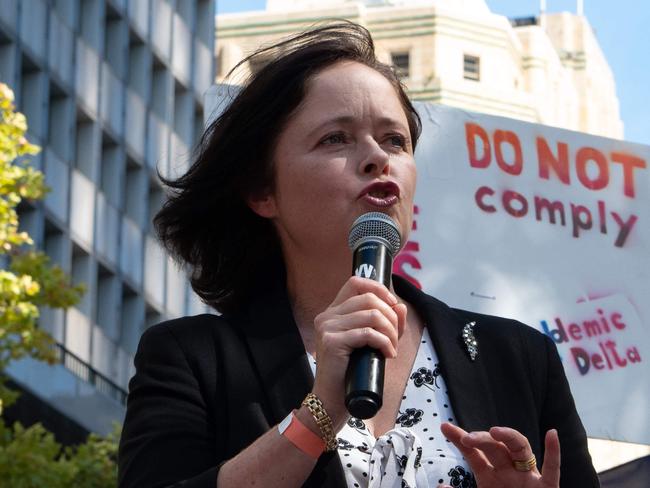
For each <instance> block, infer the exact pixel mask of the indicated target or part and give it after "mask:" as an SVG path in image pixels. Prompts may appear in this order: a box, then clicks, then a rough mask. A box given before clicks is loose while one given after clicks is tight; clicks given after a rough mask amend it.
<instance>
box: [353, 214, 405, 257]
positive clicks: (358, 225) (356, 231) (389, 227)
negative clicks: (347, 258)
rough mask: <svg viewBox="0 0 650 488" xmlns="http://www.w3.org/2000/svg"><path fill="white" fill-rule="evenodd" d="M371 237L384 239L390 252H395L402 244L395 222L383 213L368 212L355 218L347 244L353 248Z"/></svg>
mask: <svg viewBox="0 0 650 488" xmlns="http://www.w3.org/2000/svg"><path fill="white" fill-rule="evenodd" d="M372 237H374V238H377V237H378V238H380V239H382V240H384V241H386V243H387V244H388V248H389V250H390V251H391V254H396V253H397V251H399V250H400V247H401V245H402V238H401V236H400V235H399V229H398V228H397V224H396V223H395V221H394V220H393V219H391V218H390V217H389V216H388V215H386V214H385V213H381V212H368V213H365V214H363V215H361V216H360V217H359V218H357V220H355V221H354V223H353V224H352V227H351V228H350V235H349V237H348V245H349V246H350V249H352V250H354V249H356V247H357V246H358V245H359V244H360V243H361V242H362V241H364V240H366V239H368V238H372Z"/></svg>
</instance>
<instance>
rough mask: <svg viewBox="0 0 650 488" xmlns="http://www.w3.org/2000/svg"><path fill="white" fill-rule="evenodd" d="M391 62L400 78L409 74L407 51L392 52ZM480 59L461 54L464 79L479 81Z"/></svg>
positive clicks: (408, 55)
mask: <svg viewBox="0 0 650 488" xmlns="http://www.w3.org/2000/svg"><path fill="white" fill-rule="evenodd" d="M390 59H391V64H392V65H393V67H394V68H395V73H396V74H397V76H399V78H400V79H406V78H408V77H409V76H410V54H409V53H408V52H393V53H391V55H390ZM480 73H481V59H480V58H479V57H478V56H471V55H469V54H465V55H463V77H464V78H465V79H466V80H473V81H480V79H481V74H480Z"/></svg>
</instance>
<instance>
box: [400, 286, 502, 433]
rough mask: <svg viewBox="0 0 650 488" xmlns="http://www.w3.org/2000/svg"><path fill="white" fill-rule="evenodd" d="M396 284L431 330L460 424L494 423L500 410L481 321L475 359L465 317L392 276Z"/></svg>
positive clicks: (467, 426)
mask: <svg viewBox="0 0 650 488" xmlns="http://www.w3.org/2000/svg"><path fill="white" fill-rule="evenodd" d="M393 283H394V286H395V291H396V292H397V294H398V295H399V296H400V297H402V298H404V299H405V300H406V301H408V302H409V303H411V304H412V305H413V306H414V307H415V308H416V310H417V311H418V313H420V316H421V318H422V320H423V321H424V323H425V325H426V327H427V329H428V330H429V334H430V335H431V339H432V340H433V343H434V347H435V349H436V353H437V354H438V358H439V359H440V369H441V372H442V376H443V378H444V379H445V383H446V385H447V390H448V391H449V398H450V400H451V403H452V406H453V409H454V414H455V415H456V419H457V421H458V425H459V426H461V427H462V428H464V429H465V430H468V431H471V430H486V429H488V428H489V427H491V426H492V425H495V424H496V422H497V421H498V417H497V411H496V406H495V403H494V398H493V396H492V392H491V391H490V389H489V387H488V385H489V381H488V377H487V374H486V369H485V365H484V362H483V361H484V358H485V355H486V354H489V351H482V350H480V346H481V340H480V338H481V324H480V323H477V324H476V326H475V329H474V333H475V336H476V338H477V341H478V344H479V355H478V356H477V358H476V360H475V361H472V360H471V359H470V357H469V354H468V352H467V349H466V347H465V343H464V342H463V340H462V337H461V332H462V329H463V326H464V325H465V322H464V321H463V319H462V317H460V316H459V315H458V314H457V313H456V312H454V311H453V310H452V309H451V308H449V307H448V306H447V305H445V304H444V303H442V302H441V301H439V300H436V299H435V298H433V297H431V296H429V295H426V294H425V293H423V292H421V291H420V290H418V289H417V288H415V287H414V286H413V285H411V284H410V283H408V282H407V281H406V280H404V279H403V278H400V277H399V276H393Z"/></svg>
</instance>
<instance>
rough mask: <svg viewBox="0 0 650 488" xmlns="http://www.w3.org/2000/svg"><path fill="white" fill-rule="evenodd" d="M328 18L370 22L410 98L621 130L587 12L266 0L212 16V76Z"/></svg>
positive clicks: (425, 2) (427, 1) (391, 1)
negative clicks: (521, 14) (508, 14)
mask: <svg viewBox="0 0 650 488" xmlns="http://www.w3.org/2000/svg"><path fill="white" fill-rule="evenodd" d="M326 18H345V19H349V20H352V21H355V22H358V23H360V24H362V25H364V26H365V27H366V28H368V30H369V31H370V32H371V33H372V35H373V38H374V40H375V42H376V46H377V51H378V55H379V57H380V59H382V60H383V61H384V62H387V63H391V64H393V65H394V66H395V67H396V69H397V70H398V72H399V73H400V74H401V76H402V78H403V81H404V82H405V84H406V85H407V87H408V88H409V94H410V96H411V98H412V99H414V100H425V101H431V102H435V103H441V104H444V105H450V106H453V107H458V108H461V109H465V110H470V111H475V112H483V113H488V114H493V115H501V116H505V117H511V118H516V119H521V120H526V121H529V122H538V123H542V124H546V125H551V126H556V127H563V128H567V129H573V130H577V131H581V132H587V133H590V134H597V135H603V136H608V137H613V138H622V137H623V124H622V121H621V117H620V113H619V105H618V99H617V97H616V87H615V83H614V78H613V76H612V72H611V70H610V68H609V65H608V64H607V60H606V59H605V57H604V55H603V53H602V51H601V49H600V47H599V45H598V41H597V40H596V37H595V35H594V33H593V31H592V29H591V27H590V25H589V22H588V21H587V19H586V18H585V17H584V16H582V15H574V14H570V13H566V12H565V13H558V14H541V15H539V16H537V17H530V18H525V19H513V20H510V21H509V20H508V19H507V18H505V17H503V16H501V15H495V14H493V13H492V12H490V10H489V8H488V6H487V4H486V3H485V1H484V0H365V1H364V0H326V1H315V0H268V1H267V8H266V11H259V12H243V13H237V14H224V15H220V16H218V17H217V48H216V49H217V63H218V71H217V80H219V81H221V80H222V79H223V77H224V76H225V75H226V74H227V73H228V71H229V70H230V69H231V68H232V67H233V66H234V65H235V64H236V63H237V62H238V61H239V60H240V59H242V58H243V57H244V55H245V54H247V53H249V52H250V51H251V50H254V49H255V48H257V47H258V46H260V45H262V44H265V43H269V42H271V41H273V40H275V39H278V38H280V37H284V36H287V35H290V34H291V33H293V32H298V31H300V30H303V29H305V28H306V27H308V26H309V25H312V24H314V23H316V22H319V21H321V20H323V19H326ZM248 69H253V70H254V69H256V67H255V66H249V67H248Z"/></svg>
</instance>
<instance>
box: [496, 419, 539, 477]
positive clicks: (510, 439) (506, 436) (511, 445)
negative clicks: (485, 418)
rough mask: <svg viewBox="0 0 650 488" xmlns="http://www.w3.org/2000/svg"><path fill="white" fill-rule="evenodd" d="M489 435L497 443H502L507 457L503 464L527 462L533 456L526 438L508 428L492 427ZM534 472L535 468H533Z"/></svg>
mask: <svg viewBox="0 0 650 488" xmlns="http://www.w3.org/2000/svg"><path fill="white" fill-rule="evenodd" d="M490 435H491V436H492V437H493V438H494V439H495V440H496V441H498V442H501V443H503V444H502V445H503V446H505V448H506V450H505V451H504V452H505V453H506V455H507V458H506V460H505V461H504V464H510V465H512V463H513V462H514V461H528V460H530V459H531V458H532V457H533V456H534V454H533V450H532V449H531V447H530V443H529V442H528V439H526V436H524V435H523V434H522V433H521V432H519V431H517V430H515V429H511V428H510V427H492V428H491V429H490ZM533 470H534V471H536V470H537V468H533Z"/></svg>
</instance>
